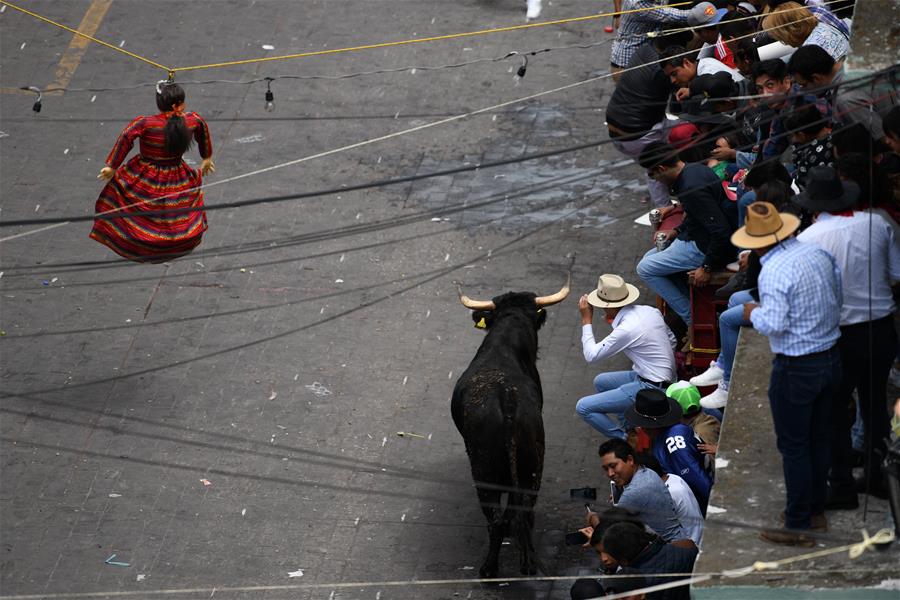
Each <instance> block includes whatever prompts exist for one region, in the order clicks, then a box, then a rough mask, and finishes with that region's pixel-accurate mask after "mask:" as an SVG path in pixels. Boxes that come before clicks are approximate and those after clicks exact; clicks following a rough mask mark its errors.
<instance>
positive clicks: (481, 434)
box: [451, 284, 568, 577]
mask: <svg viewBox="0 0 900 600" xmlns="http://www.w3.org/2000/svg"><path fill="white" fill-rule="evenodd" d="M565 294H568V284H567V285H566V287H565V288H563V290H561V291H560V292H559V293H558V294H556V295H554V296H553V297H546V298H537V299H536V298H535V294H533V293H530V292H516V293H512V292H511V293H508V294H504V295H502V296H498V297H497V298H495V299H494V300H493V301H492V302H493V307H485V308H487V310H476V311H475V312H473V313H472V318H473V319H474V320H475V322H476V323H479V326H480V327H484V328H486V329H487V330H488V333H487V336H486V337H485V339H484V341H483V342H482V343H481V346H480V347H479V348H478V352H477V354H476V355H475V358H474V359H473V360H472V362H471V363H470V364H469V367H468V368H467V369H466V370H465V372H464V373H463V374H462V375H461V376H460V378H459V380H458V381H457V382H456V387H455V388H454V389H453V400H452V403H451V412H452V414H453V422H454V423H455V424H456V428H457V429H458V430H459V433H460V434H461V435H462V437H463V440H464V441H465V444H466V453H467V454H468V455H469V462H470V463H471V466H472V477H473V479H474V480H475V488H476V490H477V492H478V500H479V502H480V503H481V509H482V511H483V512H484V515H485V517H486V518H487V521H488V531H489V534H490V549H489V550H488V554H487V558H486V559H485V561H484V564H483V565H482V566H481V571H480V573H481V576H482V577H495V576H496V575H497V571H498V561H499V555H500V546H501V544H502V542H503V536H504V534H505V533H508V534H510V535H512V536H513V538H514V540H515V542H516V544H517V545H518V547H519V552H520V559H521V572H522V573H523V574H528V575H530V574H534V573H535V572H536V571H537V568H538V561H537V556H536V553H535V550H534V544H533V542H532V530H533V529H534V505H535V502H536V501H537V495H538V491H539V490H540V488H541V474H542V471H543V468H544V421H543V418H542V416H541V410H542V408H543V403H544V397H543V392H542V391H541V380H540V376H539V375H538V370H537V366H536V361H537V351H538V335H537V332H538V329H540V327H541V325H543V323H544V321H545V320H546V317H547V315H546V312H545V311H544V309H543V308H540V306H539V305H538V304H536V300H537V301H538V302H539V303H540V301H542V300H543V301H544V305H548V304H550V303H555V302H559V301H561V300H562V298H564V297H565ZM560 296H561V297H560ZM557 298H558V299H557ZM551 299H552V300H551ZM461 300H463V304H465V305H466V306H468V307H470V308H476V306H475V305H476V304H490V303H484V302H482V303H478V302H472V301H469V302H470V303H468V304H467V302H466V301H467V300H468V299H467V298H465V297H464V296H461ZM548 300H550V301H548ZM482 319H483V321H482ZM504 494H506V495H507V497H506V507H505V508H504V507H503V505H502V503H501V500H502V498H503V496H504Z"/></svg>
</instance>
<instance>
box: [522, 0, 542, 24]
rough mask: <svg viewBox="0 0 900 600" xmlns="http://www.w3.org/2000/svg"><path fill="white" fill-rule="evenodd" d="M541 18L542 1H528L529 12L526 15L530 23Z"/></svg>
mask: <svg viewBox="0 0 900 600" xmlns="http://www.w3.org/2000/svg"><path fill="white" fill-rule="evenodd" d="M539 16H541V0H528V12H526V13H525V18H526V19H528V20H529V21H530V20H531V19H537V18H538V17H539Z"/></svg>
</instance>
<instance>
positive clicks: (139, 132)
mask: <svg viewBox="0 0 900 600" xmlns="http://www.w3.org/2000/svg"><path fill="white" fill-rule="evenodd" d="M167 120H168V116H167V115H165V114H159V115H154V116H152V117H138V118H137V119H135V120H133V121H132V122H131V123H129V124H128V126H127V127H125V129H124V130H123V131H122V134H121V135H120V136H119V139H118V140H117V141H116V145H115V146H114V147H113V149H112V151H111V152H110V153H109V156H108V157H107V158H106V164H107V166H109V167H112V168H113V169H115V170H116V173H115V175H114V176H113V178H112V179H110V181H109V183H107V184H106V186H105V187H104V188H103V191H102V192H100V197H99V198H97V204H96V206H95V212H96V213H105V212H108V211H114V210H115V212H113V213H111V214H112V215H132V216H123V217H116V218H111V219H101V218H95V219H94V228H93V229H92V230H91V237H92V238H93V239H95V240H96V241H98V242H100V243H101V244H105V245H106V246H109V247H110V249H112V250H113V251H114V252H116V253H117V254H119V255H121V256H124V257H125V258H127V259H130V260H134V261H138V262H162V261H165V260H169V259H171V258H176V257H178V256H184V255H185V254H188V253H189V252H191V250H193V249H194V248H196V247H197V245H198V244H199V243H200V239H201V238H202V237H203V232H204V231H206V227H207V225H206V213H205V212H204V211H202V210H199V211H195V212H186V213H180V214H175V215H162V216H134V215H133V213H136V212H142V211H148V210H164V209H173V208H187V207H194V208H202V207H203V191H202V190H198V189H195V188H197V187H199V186H200V185H201V183H202V179H201V177H200V171H198V170H195V169H192V168H191V167H189V166H188V165H187V164H186V163H185V162H184V161H183V160H182V159H181V156H170V155H168V154H167V153H166V150H165V135H164V133H163V128H164V127H165V125H166V121H167ZM184 121H185V125H187V127H188V129H190V130H191V134H192V135H193V137H194V140H196V142H197V147H198V150H199V151H200V156H202V157H203V158H209V157H210V156H212V140H211V139H210V136H209V128H208V127H207V125H206V121H204V120H203V118H202V117H201V116H200V115H198V114H196V113H192V112H187V113H184ZM135 139H140V153H139V154H137V155H136V156H134V157H132V158H131V160H129V161H128V163H126V164H125V165H124V166H122V167H120V165H121V164H122V162H123V161H124V160H125V157H127V156H128V153H129V152H131V148H132V147H133V145H134V140H135ZM116 209H121V210H116Z"/></svg>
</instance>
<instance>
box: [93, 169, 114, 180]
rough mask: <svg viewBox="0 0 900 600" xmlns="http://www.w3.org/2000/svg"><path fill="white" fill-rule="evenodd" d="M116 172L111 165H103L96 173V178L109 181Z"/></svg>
mask: <svg viewBox="0 0 900 600" xmlns="http://www.w3.org/2000/svg"><path fill="white" fill-rule="evenodd" d="M115 174H116V170H115V169H113V168H112V167H103V168H102V169H100V174H99V175H97V179H103V180H105V181H109V180H110V179H112V178H113V175H115Z"/></svg>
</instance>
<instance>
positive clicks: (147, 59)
mask: <svg viewBox="0 0 900 600" xmlns="http://www.w3.org/2000/svg"><path fill="white" fill-rule="evenodd" d="M0 4H3V5H5V6H8V7H10V8H12V9H14V10H17V11H19V12H21V13H24V14H26V15H28V16H29V17H34V18H35V19H37V20H39V21H43V22H44V23H49V24H50V25H53V26H55V27H59V28H60V29H65V30H66V31H68V32H70V33H74V34H75V35H77V36H81V37H83V38H87V39H89V40H91V41H92V42H94V43H95V44H100V45H101V46H106V47H107V48H109V49H111V50H115V51H116V52H121V53H122V54H126V55H128V56H130V57H131V58H136V59H138V60H139V61H141V62H145V63H147V64H148V65H153V66H154V67H157V68H159V69H162V70H164V71H167V72H169V73H171V72H172V70H171V69H169V67H166V66H164V65H161V64H159V63H158V62H155V61H152V60H150V59H149V58H144V57H143V56H140V55H138V54H135V53H134V52H129V51H128V50H124V49H122V48H119V47H118V46H113V45H112V44H110V43H109V42H104V41H103V40H98V39H97V38H95V37H94V36H91V35H88V34H86V33H81V32H80V31H78V30H77V29H72V28H71V27H69V26H68V25H63V24H62V23H57V22H56V21H53V20H52V19H48V18H47V17H44V16H41V15H39V14H37V13H35V12H31V11H30V10H28V9H25V8H22V7H21V6H16V5H15V4H12V3H11V2H7V1H6V0H0Z"/></svg>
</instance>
